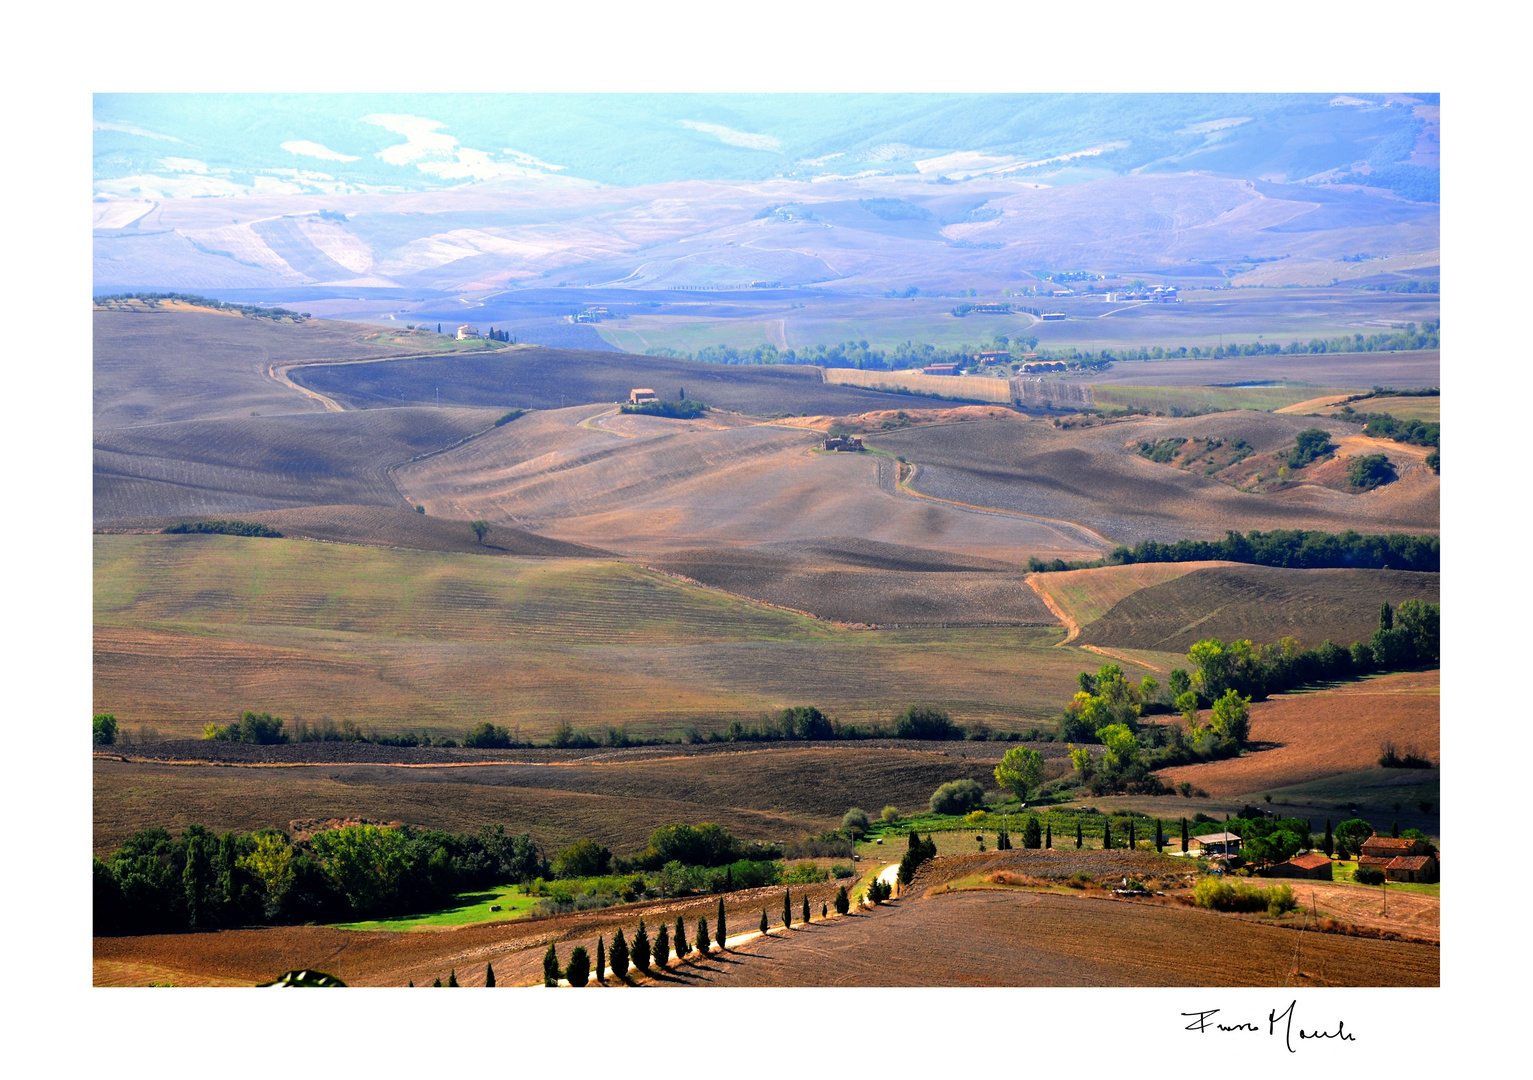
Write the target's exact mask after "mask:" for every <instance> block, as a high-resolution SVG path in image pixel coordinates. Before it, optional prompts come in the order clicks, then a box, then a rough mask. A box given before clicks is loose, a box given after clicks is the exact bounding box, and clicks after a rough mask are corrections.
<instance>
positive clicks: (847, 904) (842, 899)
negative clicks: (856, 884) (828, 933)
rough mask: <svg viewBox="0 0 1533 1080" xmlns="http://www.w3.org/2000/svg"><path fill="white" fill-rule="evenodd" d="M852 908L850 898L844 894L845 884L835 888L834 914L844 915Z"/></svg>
mask: <svg viewBox="0 0 1533 1080" xmlns="http://www.w3.org/2000/svg"><path fill="white" fill-rule="evenodd" d="M851 909H852V898H851V897H849V896H847V895H846V886H845V885H843V886H841V887H840V888H839V889H837V890H836V914H837V915H845V914H846V913H847V912H848V911H850V910H851Z"/></svg>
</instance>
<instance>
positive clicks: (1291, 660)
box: [997, 600, 1441, 795]
mask: <svg viewBox="0 0 1533 1080" xmlns="http://www.w3.org/2000/svg"><path fill="white" fill-rule="evenodd" d="M1440 650H1441V605H1439V604H1429V603H1426V602H1424V601H1420V600H1407V601H1405V602H1404V603H1402V604H1401V605H1400V606H1399V608H1398V609H1396V608H1393V607H1391V606H1390V605H1389V604H1388V603H1387V602H1386V603H1384V604H1383V605H1381V607H1380V609H1379V622H1378V628H1377V629H1376V630H1375V631H1374V633H1373V635H1372V636H1371V637H1370V638H1369V639H1368V640H1367V641H1358V642H1353V643H1352V645H1351V647H1350V648H1343V647H1341V646H1339V645H1335V644H1333V643H1332V642H1330V641H1325V642H1322V643H1321V645H1320V646H1319V647H1318V648H1314V649H1305V648H1302V647H1301V646H1300V645H1299V643H1298V642H1297V641H1296V640H1294V639H1293V638H1283V639H1282V640H1280V641H1279V642H1277V643H1276V644H1272V645H1255V644H1253V643H1252V642H1251V641H1249V640H1245V639H1241V640H1236V641H1233V642H1230V643H1228V644H1226V643H1225V642H1223V641H1221V640H1219V639H1218V638H1207V639H1205V640H1203V641H1199V642H1197V643H1195V644H1194V645H1193V646H1192V648H1190V649H1189V650H1188V651H1187V659H1188V662H1189V666H1190V667H1191V668H1192V670H1191V671H1190V672H1189V671H1188V670H1187V669H1185V668H1176V669H1173V670H1172V671H1171V673H1170V674H1169V676H1168V680H1167V681H1168V684H1169V685H1168V687H1167V688H1166V690H1165V691H1162V689H1161V687H1160V684H1159V683H1157V682H1156V680H1155V679H1154V678H1153V677H1152V676H1149V675H1146V676H1145V677H1144V678H1143V679H1141V680H1140V681H1139V682H1138V683H1132V682H1130V681H1129V680H1128V679H1127V678H1125V676H1124V674H1123V670H1122V668H1120V667H1119V666H1118V665H1116V664H1104V665H1102V667H1101V668H1099V669H1098V670H1097V672H1096V674H1094V675H1093V674H1091V673H1089V672H1081V673H1080V674H1079V675H1078V676H1077V682H1078V684H1079V687H1080V689H1079V690H1078V691H1077V692H1076V694H1075V697H1074V698H1073V699H1072V700H1071V702H1070V704H1069V705H1068V706H1067V707H1066V708H1065V710H1064V712H1063V713H1062V714H1061V716H1060V719H1059V730H1060V736H1061V737H1062V738H1064V739H1066V740H1067V741H1069V742H1070V743H1071V744H1072V746H1071V752H1070V759H1071V764H1072V765H1073V766H1074V767H1075V770H1076V774H1077V777H1078V779H1079V781H1080V782H1081V783H1085V784H1089V785H1090V786H1091V790H1092V793H1093V794H1111V793H1115V792H1119V791H1129V792H1132V793H1140V794H1150V795H1158V794H1166V793H1168V792H1169V791H1170V788H1168V787H1167V786H1166V785H1165V784H1164V782H1163V781H1161V780H1160V778H1159V777H1157V776H1155V775H1154V773H1155V771H1156V770H1158V769H1162V768H1166V767H1168V766H1171V765H1182V764H1188V763H1191V762H1195V761H1209V760H1216V759H1219V758H1225V757H1233V756H1235V755H1236V754H1238V753H1240V750H1241V749H1242V747H1244V746H1245V745H1246V743H1247V741H1248V739H1249V735H1250V706H1251V702H1252V701H1253V700H1264V699H1265V698H1267V697H1268V696H1269V695H1271V694H1280V693H1283V692H1285V691H1287V690H1292V689H1294V688H1296V687H1299V686H1303V685H1306V684H1310V683H1315V682H1320V681H1324V680H1334V679H1345V678H1355V677H1357V676H1360V675H1366V674H1369V673H1372V672H1380V671H1398V670H1403V669H1410V668H1419V667H1432V666H1435V665H1436V664H1438V662H1439V660H1440ZM1168 705H1169V708H1168ZM1203 710H1207V711H1208V717H1207V720H1206V721H1205V720H1204V718H1203V715H1202V714H1203ZM1168 711H1175V712H1178V713H1180V714H1181V715H1182V718H1183V720H1184V721H1185V724H1186V727H1185V729H1184V728H1183V727H1182V726H1180V725H1175V724H1173V725H1162V724H1153V725H1142V724H1141V723H1140V720H1141V718H1142V717H1143V716H1144V715H1146V714H1151V713H1160V712H1168ZM1075 743H1083V744H1089V743H1097V744H1100V745H1102V746H1103V747H1104V748H1105V752H1103V753H1102V754H1100V755H1092V754H1091V752H1090V751H1089V750H1087V749H1086V747H1085V746H1079V747H1077V746H1075V745H1073V744H1075ZM1007 756H1008V757H1010V754H1008V755H1007ZM1003 763H1004V759H1003ZM1038 764H1039V765H1040V766H1041V762H1039V763H1038ZM997 779H1001V775H1000V772H999V771H998V772H997ZM1002 782H1003V783H1005V781H1004V780H1002ZM1186 793H1187V792H1186V791H1184V792H1183V794H1186Z"/></svg>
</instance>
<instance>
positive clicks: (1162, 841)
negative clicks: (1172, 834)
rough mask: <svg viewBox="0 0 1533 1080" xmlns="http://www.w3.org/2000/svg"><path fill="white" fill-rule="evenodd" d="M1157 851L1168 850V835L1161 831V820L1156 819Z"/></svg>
mask: <svg viewBox="0 0 1533 1080" xmlns="http://www.w3.org/2000/svg"><path fill="white" fill-rule="evenodd" d="M1155 850H1156V851H1165V850H1166V834H1165V833H1164V832H1162V831H1161V828H1160V818H1156V819H1155Z"/></svg>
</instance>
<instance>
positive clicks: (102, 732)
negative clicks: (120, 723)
mask: <svg viewBox="0 0 1533 1080" xmlns="http://www.w3.org/2000/svg"><path fill="white" fill-rule="evenodd" d="M90 729H91V742H92V743H94V744H95V745H96V746H111V745H112V744H113V743H115V742H116V741H117V717H115V716H113V715H112V714H111V713H97V714H96V715H95V716H93V717H91V722H90Z"/></svg>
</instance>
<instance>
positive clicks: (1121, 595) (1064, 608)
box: [1028, 562, 1231, 640]
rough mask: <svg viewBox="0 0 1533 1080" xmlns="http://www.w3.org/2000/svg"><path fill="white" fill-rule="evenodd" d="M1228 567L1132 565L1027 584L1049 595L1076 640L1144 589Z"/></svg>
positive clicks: (1035, 577)
mask: <svg viewBox="0 0 1533 1080" xmlns="http://www.w3.org/2000/svg"><path fill="white" fill-rule="evenodd" d="M1228 565H1231V564H1229V563H1223V562H1185V563H1130V564H1129V565H1127V566H1099V567H1093V568H1092V569H1090V570H1060V571H1054V572H1050V573H1044V574H1032V575H1030V577H1029V579H1028V584H1029V585H1031V586H1032V588H1033V589H1034V590H1035V591H1036V592H1038V593H1039V594H1040V595H1041V596H1047V597H1048V598H1049V601H1050V602H1051V603H1052V606H1053V609H1054V610H1056V611H1058V612H1060V613H1061V614H1062V615H1063V616H1064V621H1065V628H1066V629H1067V630H1068V631H1069V632H1070V636H1071V639H1072V640H1073V639H1074V638H1075V637H1076V636H1077V635H1079V633H1080V630H1081V628H1082V627H1084V626H1087V625H1089V624H1090V623H1094V622H1096V621H1097V620H1098V619H1100V618H1101V617H1102V616H1103V615H1105V614H1107V612H1108V611H1109V610H1111V609H1112V608H1113V607H1114V606H1115V605H1117V604H1118V603H1120V602H1121V601H1123V600H1124V599H1126V598H1127V597H1129V596H1132V595H1133V594H1135V593H1137V592H1139V591H1141V590H1143V589H1148V588H1151V587H1152V586H1156V585H1161V584H1164V583H1166V582H1168V581H1175V580H1176V579H1177V578H1179V577H1183V576H1184V575H1187V574H1190V573H1192V572H1193V571H1195V570H1202V569H1205V568H1208V567H1213V566H1228Z"/></svg>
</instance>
